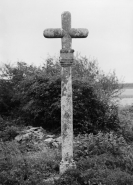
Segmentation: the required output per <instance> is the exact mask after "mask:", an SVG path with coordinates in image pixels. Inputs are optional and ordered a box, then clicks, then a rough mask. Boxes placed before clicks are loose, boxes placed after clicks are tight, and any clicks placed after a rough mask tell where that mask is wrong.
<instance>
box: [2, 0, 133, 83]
mask: <svg viewBox="0 0 133 185" xmlns="http://www.w3.org/2000/svg"><path fill="white" fill-rule="evenodd" d="M64 11H69V12H71V16H72V27H73V28H87V29H88V30H89V35H88V37H87V38H84V39H73V40H72V49H74V50H75V54H76V52H79V53H80V54H81V56H86V57H87V58H89V59H93V58H94V59H97V61H98V64H99V67H100V68H101V69H102V70H103V71H105V72H106V73H108V72H109V71H113V70H115V71H116V75H117V76H118V78H119V79H123V80H124V82H132V83H133V0H0V65H2V64H3V63H9V62H10V63H12V64H14V63H16V62H17V61H24V62H26V63H28V64H35V65H40V64H42V63H43V62H44V61H45V59H46V58H47V57H48V55H50V56H59V52H60V49H61V39H46V38H44V37H43V31H44V29H47V28H60V27H61V14H62V12H64Z"/></svg>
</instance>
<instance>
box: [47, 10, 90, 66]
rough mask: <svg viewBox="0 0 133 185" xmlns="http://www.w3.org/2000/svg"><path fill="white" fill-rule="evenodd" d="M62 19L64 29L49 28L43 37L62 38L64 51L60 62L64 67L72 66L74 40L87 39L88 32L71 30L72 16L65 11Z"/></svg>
mask: <svg viewBox="0 0 133 185" xmlns="http://www.w3.org/2000/svg"><path fill="white" fill-rule="evenodd" d="M61 17H62V29H60V28H55V29H54V28H49V29H46V30H44V32H43V35H44V37H46V38H61V39H62V49H61V50H60V62H61V65H62V66H64V67H65V66H68V65H71V64H72V62H73V52H74V50H73V49H71V46H72V38H86V37H87V36H88V30H87V29H85V28H77V29H76V28H71V14H70V12H68V11H65V12H63V13H62V15H61Z"/></svg>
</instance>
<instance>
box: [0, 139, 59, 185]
mask: <svg viewBox="0 0 133 185" xmlns="http://www.w3.org/2000/svg"><path fill="white" fill-rule="evenodd" d="M0 151H2V152H1V154H0V159H2V160H0V184H2V185H8V184H11V185H14V184H16V185H17V184H22V185H27V184H28V185H32V184H34V185H36V184H38V185H42V184H45V183H44V182H43V180H44V179H46V178H48V177H49V176H50V175H51V174H58V173H59V167H58V164H59V162H60V160H61V158H60V153H59V152H58V151H56V150H52V149H47V150H46V151H39V152H34V153H32V152H31V153H26V154H25V155H23V154H22V153H21V151H20V150H19V144H18V143H17V142H15V141H10V142H0Z"/></svg>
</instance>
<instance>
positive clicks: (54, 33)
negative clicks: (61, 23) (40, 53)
mask: <svg viewBox="0 0 133 185" xmlns="http://www.w3.org/2000/svg"><path fill="white" fill-rule="evenodd" d="M43 36H44V37H46V38H62V37H63V31H62V29H60V28H55V29H53V28H49V29H46V30H44V32H43Z"/></svg>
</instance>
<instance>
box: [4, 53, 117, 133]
mask: <svg viewBox="0 0 133 185" xmlns="http://www.w3.org/2000/svg"><path fill="white" fill-rule="evenodd" d="M60 70H61V67H60V64H59V61H58V60H57V59H56V58H48V59H47V60H46V65H45V64H44V65H43V66H42V67H35V66H31V65H30V66H28V65H27V64H26V63H24V62H18V63H17V66H16V67H11V66H10V65H5V68H3V69H2V72H3V73H2V77H3V78H6V79H8V80H5V81H4V79H3V80H2V81H1V82H3V81H4V83H5V84H6V85H1V91H3V92H4V91H5V89H4V88H5V87H6V86H7V89H6V91H7V95H6V96H1V104H0V107H2V106H4V105H5V107H7V108H5V109H3V115H4V114H7V113H8V115H10V116H11V117H13V118H14V119H16V120H19V121H18V122H24V123H25V124H26V125H33V126H43V127H44V128H45V129H47V130H50V131H54V130H58V131H60V125H61V119H60V115H61V105H60V104H61V77H60ZM72 80H73V114H74V130H75V133H79V132H81V133H85V132H87V133H90V132H93V133H97V132H98V131H99V130H104V131H108V130H117V129H118V125H119V119H118V107H117V105H116V104H114V103H112V101H111V100H112V98H113V97H114V96H116V95H118V93H119V92H120V87H119V84H118V80H117V78H116V76H115V73H113V74H109V75H105V74H104V73H103V72H102V71H101V70H100V69H99V68H98V65H97V63H96V61H95V60H94V61H88V59H87V58H85V57H80V56H77V57H76V59H75V62H74V65H73V76H72ZM10 86H11V87H10ZM8 89H10V91H11V92H10V91H8ZM3 94H4V93H3ZM20 120H21V121H20Z"/></svg>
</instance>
